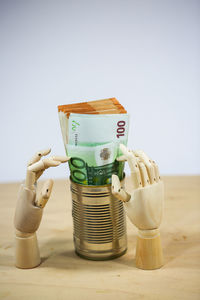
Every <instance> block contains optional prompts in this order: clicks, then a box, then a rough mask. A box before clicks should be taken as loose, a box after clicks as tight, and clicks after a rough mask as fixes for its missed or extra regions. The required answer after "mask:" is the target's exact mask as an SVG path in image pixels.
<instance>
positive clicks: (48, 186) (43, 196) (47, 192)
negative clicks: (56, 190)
mask: <svg viewBox="0 0 200 300" xmlns="http://www.w3.org/2000/svg"><path fill="white" fill-rule="evenodd" d="M52 188H53V180H52V179H48V180H47V181H45V183H44V185H43V187H42V190H41V192H40V195H39V197H38V198H37V200H36V206H39V207H41V208H44V207H45V205H46V203H47V201H48V200H49V197H50V196H51V191H52Z"/></svg>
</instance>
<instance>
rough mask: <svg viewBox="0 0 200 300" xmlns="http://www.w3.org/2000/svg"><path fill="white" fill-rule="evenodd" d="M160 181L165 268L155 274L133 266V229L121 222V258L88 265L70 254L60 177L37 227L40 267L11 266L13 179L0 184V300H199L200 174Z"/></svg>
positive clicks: (65, 187) (66, 200)
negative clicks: (124, 245) (123, 229)
mask: <svg viewBox="0 0 200 300" xmlns="http://www.w3.org/2000/svg"><path fill="white" fill-rule="evenodd" d="M164 182H165V214H164V218H163V222H162V225H161V227H160V232H161V238H162V245H163V251H164V257H165V265H164V267H163V268H161V269H159V270H154V271H143V270H139V269H137V268H136V267H135V261H134V255H135V243H136V232H137V231H136V229H135V227H134V226H133V225H132V224H131V223H130V221H128V220H127V225H128V226H127V231H128V251H127V253H126V254H125V255H124V256H122V257H120V258H117V259H114V260H110V261H97V262H95V261H89V260H85V259H82V258H80V257H78V256H77V255H76V254H75V253H74V247H73V239H72V233H73V229H72V217H71V196H70V192H69V182H68V181H67V180H65V181H64V180H58V181H55V184H54V189H53V193H52V197H51V199H50V200H49V203H48V204H47V206H46V208H45V211H44V215H43V220H42V223H41V225H40V228H39V230H38V241H39V247H40V253H41V257H42V264H41V265H40V266H39V267H37V268H35V269H30V270H21V269H17V268H15V266H14V228H13V216H14V210H15V205H16V198H17V192H18V188H19V183H13V184H1V185H0V299H20V300H22V299H26V300H27V299H29V300H31V299H41V300H43V299H48V300H50V299H53V300H56V299H67V300H69V299H73V300H76V299H81V300H84V299H87V300H88V299H93V300H96V299H117V300H120V299H122V300H128V299H200V176H199V177H197V176H184V177H181V176H179V177H171V176H170V177H164ZM129 184H130V182H129V179H128V180H127V185H129Z"/></svg>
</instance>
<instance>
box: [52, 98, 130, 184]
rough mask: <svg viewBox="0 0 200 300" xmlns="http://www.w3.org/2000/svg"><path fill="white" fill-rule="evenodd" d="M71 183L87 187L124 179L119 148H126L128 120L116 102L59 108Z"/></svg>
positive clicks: (110, 100) (91, 102) (109, 101)
mask: <svg viewBox="0 0 200 300" xmlns="http://www.w3.org/2000/svg"><path fill="white" fill-rule="evenodd" d="M58 114H59V120H60V126H61V131H62V136H63V141H64V146H65V150H66V154H67V156H69V157H70V158H71V159H70V161H69V168H70V175H71V180H72V181H74V182H77V183H80V184H84V185H104V184H109V183H111V177H112V174H117V175H118V176H119V178H120V179H122V178H123V171H124V162H119V161H117V157H119V156H120V155H121V153H120V149H119V144H121V143H122V144H124V145H126V144H127V139H128V128H129V116H128V114H127V111H126V110H125V109H124V107H123V106H122V105H121V104H120V103H119V101H118V100H117V99H115V98H109V99H103V100H97V101H90V102H82V103H76V104H67V105H59V106H58Z"/></svg>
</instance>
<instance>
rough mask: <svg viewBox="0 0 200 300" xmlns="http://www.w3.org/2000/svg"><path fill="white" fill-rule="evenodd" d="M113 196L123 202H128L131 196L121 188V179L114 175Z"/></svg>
mask: <svg viewBox="0 0 200 300" xmlns="http://www.w3.org/2000/svg"><path fill="white" fill-rule="evenodd" d="M112 194H113V195H114V196H115V197H116V198H118V199H119V200H121V201H123V202H128V201H129V200H130V198H131V196H130V195H129V194H128V193H127V192H126V191H125V190H124V189H123V188H122V187H121V184H120V180H119V177H118V176H117V175H114V174H113V175H112Z"/></svg>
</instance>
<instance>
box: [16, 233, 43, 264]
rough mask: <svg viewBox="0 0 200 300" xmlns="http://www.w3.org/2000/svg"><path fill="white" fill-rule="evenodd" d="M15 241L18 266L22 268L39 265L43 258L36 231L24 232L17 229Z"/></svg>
mask: <svg viewBox="0 0 200 300" xmlns="http://www.w3.org/2000/svg"><path fill="white" fill-rule="evenodd" d="M15 242H16V245H15V265H16V267H17V268H20V269H31V268H35V267H37V266H38V265H39V264H40V262H41V260H40V252H39V248H38V242H37V236H36V233H23V232H20V231H18V230H17V231H16V238H15Z"/></svg>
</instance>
